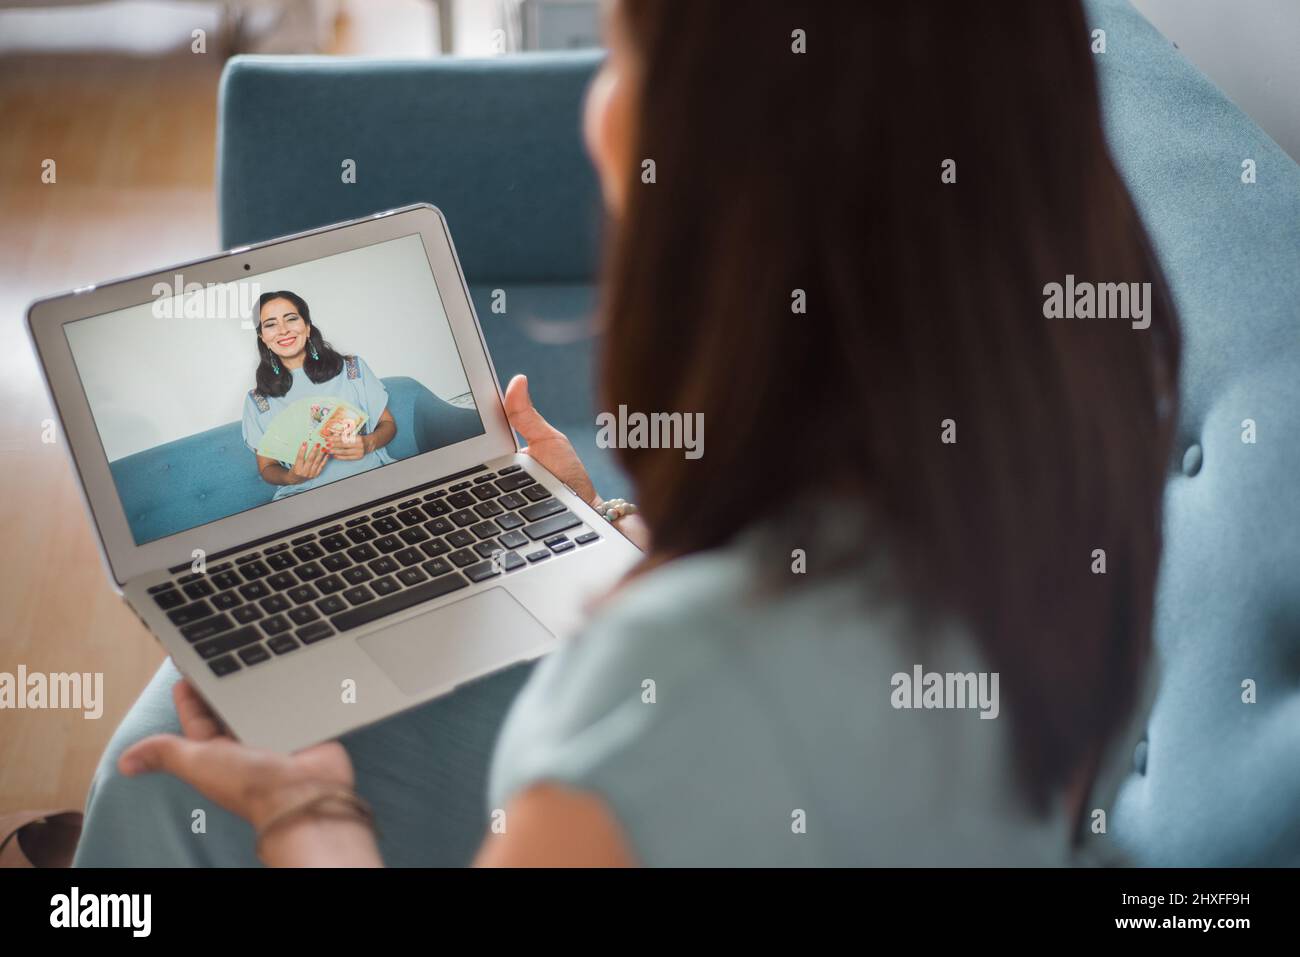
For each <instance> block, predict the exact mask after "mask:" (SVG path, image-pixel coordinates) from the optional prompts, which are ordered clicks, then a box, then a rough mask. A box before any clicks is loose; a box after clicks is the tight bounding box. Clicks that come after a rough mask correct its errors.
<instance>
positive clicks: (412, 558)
mask: <svg viewBox="0 0 1300 957" xmlns="http://www.w3.org/2000/svg"><path fill="white" fill-rule="evenodd" d="M393 557H394V558H396V559H397V560H398V561H399V562H401V564H402V567H403V568H406V567H408V566H410V565H418V564H419V563H420V562H422V561H424V556H423V555H421V554H420V550H419V549H417V548H403V549H402V550H401V551H400V552H398V553H397V554H396V555H394V556H393Z"/></svg>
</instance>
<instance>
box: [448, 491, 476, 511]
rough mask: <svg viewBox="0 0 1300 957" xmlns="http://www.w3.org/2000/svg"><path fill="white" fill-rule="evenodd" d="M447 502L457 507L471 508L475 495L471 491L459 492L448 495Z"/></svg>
mask: <svg viewBox="0 0 1300 957" xmlns="http://www.w3.org/2000/svg"><path fill="white" fill-rule="evenodd" d="M447 504H448V505H450V506H451V507H452V508H456V509H461V508H469V507H470V506H471V505H473V504H474V496H473V495H470V494H469V492H457V493H456V494H455V495H448V496H447Z"/></svg>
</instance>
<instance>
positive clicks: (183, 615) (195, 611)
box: [167, 598, 212, 625]
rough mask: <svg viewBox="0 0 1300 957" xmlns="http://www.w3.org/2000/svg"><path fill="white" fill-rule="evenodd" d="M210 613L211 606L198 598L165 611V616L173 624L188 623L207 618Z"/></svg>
mask: <svg viewBox="0 0 1300 957" xmlns="http://www.w3.org/2000/svg"><path fill="white" fill-rule="evenodd" d="M211 614H212V606H211V605H209V604H208V603H207V602H206V601H204V600H203V599H202V598H200V599H199V600H198V601H196V602H191V603H190V604H188V605H183V606H182V607H180V608H174V609H172V610H171V611H169V612H167V617H168V618H170V619H171V623H172V624H173V625H188V624H189V623H190V622H194V621H199V620H200V619H203V618H207V617H208V616H209V615H211Z"/></svg>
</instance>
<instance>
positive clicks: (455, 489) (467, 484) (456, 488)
mask: <svg viewBox="0 0 1300 957" xmlns="http://www.w3.org/2000/svg"><path fill="white" fill-rule="evenodd" d="M473 484H474V483H473V482H457V483H456V484H455V485H453V486H452V487H451V488H449V489H448V490H447V491H449V492H463V491H464V490H465V489H467V488H469V487H470V486H471V485H473Z"/></svg>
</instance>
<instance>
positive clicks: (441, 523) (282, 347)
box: [27, 205, 640, 751]
mask: <svg viewBox="0 0 1300 957" xmlns="http://www.w3.org/2000/svg"><path fill="white" fill-rule="evenodd" d="M267 294H276V295H275V296H274V297H273V298H270V299H265V301H264V297H266V296H267ZM262 305H265V308H264V309H263V308H261V306H262ZM503 321H504V320H503ZM27 322H28V329H29V332H30V334H31V337H32V341H33V343H34V345H35V348H36V351H37V353H38V355H39V357H40V362H41V365H42V367H43V369H44V373H45V377H46V380H47V382H48V385H49V389H50V395H51V399H52V401H53V404H54V406H55V408H56V409H57V412H58V416H59V419H60V421H61V422H62V427H63V434H64V436H66V440H67V441H66V443H65V444H66V446H67V448H68V449H69V451H70V453H71V456H72V460H73V464H74V467H75V469H76V472H77V474H78V476H79V478H80V482H81V487H82V490H83V492H84V494H85V498H86V502H87V506H88V508H89V511H90V513H91V517H92V520H93V523H94V526H95V530H96V533H97V535H98V537H99V541H100V545H101V552H102V554H103V557H104V560H105V563H106V565H107V567H108V571H109V574H110V577H111V579H112V582H113V585H114V587H115V589H116V590H117V591H118V592H119V593H120V594H121V595H122V597H123V598H124V599H125V601H126V602H127V603H128V605H129V606H130V607H131V608H132V609H133V610H134V612H135V613H136V615H137V616H138V617H139V618H140V620H141V622H142V623H143V624H144V626H145V627H146V628H148V629H149V631H151V632H152V633H153V634H154V635H155V636H157V638H158V640H159V641H161V642H162V645H163V647H164V648H165V649H166V650H167V652H168V654H170V655H171V657H172V660H173V661H174V662H175V663H176V665H177V667H178V668H179V669H180V670H181V671H182V672H183V673H184V674H185V675H187V676H188V677H189V679H190V680H191V681H192V682H193V683H194V684H195V685H196V686H197V687H198V689H199V691H200V692H201V693H202V694H203V696H204V697H205V698H206V699H207V700H208V702H209V703H210V704H211V705H212V706H213V707H214V708H215V709H216V711H217V712H218V713H219V714H220V716H221V717H222V719H223V720H224V721H225V722H226V723H227V725H228V726H229V727H230V729H231V730H232V732H233V733H234V734H236V735H237V736H238V737H239V738H241V739H242V740H244V741H247V742H249V743H251V744H254V745H259V746H263V747H267V748H271V749H275V750H280V751H290V750H295V749H297V748H301V747H304V746H306V745H309V744H313V743H316V742H319V741H323V740H327V739H330V738H333V737H337V736H338V735H340V734H342V733H344V732H347V731H350V730H352V729H354V728H358V727H361V726H363V725H367V724H370V723H373V722H376V721H379V720H380V719H382V718H385V717H388V716H390V715H393V714H396V713H397V712H400V711H403V710H405V709H407V708H410V707H413V706H414V705H418V704H420V703H421V702H424V701H427V700H429V699H431V698H434V697H437V696H439V695H442V694H445V693H447V692H449V691H451V690H452V689H453V688H455V687H456V686H457V685H460V684H463V683H465V682H468V681H471V680H473V679H475V678H477V677H480V676H482V675H485V674H488V673H490V672H492V671H496V670H499V669H501V668H504V667H506V666H508V665H510V664H513V663H515V662H519V661H524V660H528V659H532V658H536V657H538V656H540V655H542V654H544V653H545V652H547V651H548V650H550V649H552V648H553V647H554V646H555V643H556V641H557V639H558V638H560V637H562V636H564V635H565V633H566V632H569V631H571V630H572V629H573V628H574V627H575V626H576V625H577V624H578V623H579V621H580V619H581V617H582V615H583V612H584V608H585V607H586V606H587V604H588V602H589V600H590V599H592V598H594V597H596V596H597V595H598V594H600V593H601V592H602V591H603V590H605V589H607V588H608V587H609V586H610V585H611V584H612V583H613V582H614V581H615V580H616V579H617V578H618V577H619V576H620V575H622V574H623V573H624V572H625V571H627V570H628V569H629V568H630V567H631V566H632V565H633V564H634V563H635V562H636V560H637V558H638V557H639V555H640V553H639V552H638V551H637V549H636V548H635V547H633V546H632V545H631V544H630V543H629V542H628V541H627V540H626V539H625V538H624V537H623V536H622V535H620V534H619V533H618V532H616V531H614V530H613V529H612V528H611V527H610V526H609V525H608V524H607V523H606V522H605V521H604V520H603V519H602V518H600V517H599V516H598V515H597V514H596V513H595V512H594V511H593V510H592V509H591V508H590V507H589V506H587V505H586V504H585V503H584V502H582V501H581V500H580V499H579V498H578V497H577V496H576V495H575V494H574V493H573V491H572V490H571V489H569V488H568V487H567V486H565V485H564V484H563V483H562V482H560V481H559V480H558V479H556V478H555V477H554V476H553V475H551V474H550V473H549V472H547V471H546V470H545V469H544V468H542V467H541V466H539V465H538V464H537V463H536V462H534V461H533V460H532V459H530V458H529V457H528V456H527V455H524V454H521V453H520V452H519V446H518V443H517V442H516V439H515V435H514V432H513V431H512V430H511V428H510V426H509V424H508V423H507V421H506V416H505V411H504V409H503V406H502V397H501V392H500V389H499V387H498V384H497V378H496V374H495V372H494V370H493V367H492V360H491V357H490V356H489V355H488V352H487V347H486V345H485V343H484V340H483V335H482V331H481V329H480V328H479V321H478V317H477V316H476V315H475V312H474V307H473V305H472V303H471V301H470V297H469V293H468V289H467V287H466V284H465V278H464V275H463V274H462V272H461V269H460V264H459V261H458V260H457V257H456V252H455V249H454V247H453V245H452V241H451V236H450V234H449V233H448V230H447V224H446V222H445V220H444V218H443V216H442V214H441V213H440V212H439V211H438V210H437V209H435V208H433V207H432V206H428V205H421V206H411V207H404V208H402V209H397V210H392V211H388V212H383V213H378V214H376V215H374V216H371V217H367V218H365V219H359V220H354V221H352V222H347V223H341V224H338V225H335V226H329V227H326V228H323V229H317V230H312V231H311V232H306V233H301V234H298V235H294V236H289V237H286V238H284V239H278V240H274V241H271V242H266V243H260V244H258V245H255V246H247V247H243V248H239V249H232V250H229V251H227V252H225V253H223V254H221V255H219V256H216V257H214V258H211V259H205V260H201V261H197V262H191V263H185V264H183V265H180V266H175V267H172V268H170V269H164V270H160V271H158V272H154V273H150V274H147V275H141V276H135V277H132V278H128V279H122V280H118V281H116V282H112V283H106V284H99V285H95V286H87V287H84V288H81V289H76V290H73V291H72V292H70V293H66V294H64V295H60V296H54V297H51V298H48V299H42V300H40V301H38V302H35V303H33V304H32V306H31V307H30V308H29V309H28V313H27ZM330 443H337V444H336V445H335V448H336V450H337V451H336V454H335V455H333V456H322V455H321V454H320V453H317V452H316V451H315V449H316V446H318V445H321V446H324V445H328V444H330ZM304 444H305V445H306V447H307V449H308V452H307V454H306V455H302V456H299V455H295V453H294V450H295V449H297V450H299V451H301V450H302V449H303V447H304Z"/></svg>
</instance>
